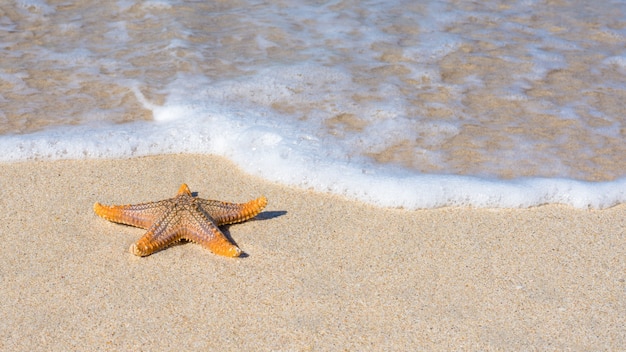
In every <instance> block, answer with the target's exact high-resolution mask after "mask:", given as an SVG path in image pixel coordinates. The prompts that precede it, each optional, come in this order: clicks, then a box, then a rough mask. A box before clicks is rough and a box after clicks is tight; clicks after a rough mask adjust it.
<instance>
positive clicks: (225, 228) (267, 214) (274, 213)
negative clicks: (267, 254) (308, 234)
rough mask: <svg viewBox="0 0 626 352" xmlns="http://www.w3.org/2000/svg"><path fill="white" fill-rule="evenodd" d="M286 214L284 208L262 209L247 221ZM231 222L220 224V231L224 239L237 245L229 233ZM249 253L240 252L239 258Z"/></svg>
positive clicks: (267, 218) (245, 256)
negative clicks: (275, 209) (262, 210)
mask: <svg viewBox="0 0 626 352" xmlns="http://www.w3.org/2000/svg"><path fill="white" fill-rule="evenodd" d="M285 214H287V212H286V211H285V210H279V211H264V212H261V213H259V214H258V215H257V216H255V217H254V218H252V219H250V220H248V221H256V220H269V219H273V218H277V217H279V216H283V215H285ZM231 225H233V224H228V225H222V226H220V227H219V228H220V231H222V233H223V234H224V236H225V237H226V239H228V240H229V241H230V243H232V244H234V245H235V246H237V247H239V244H237V242H236V241H235V240H234V239H233V237H232V236H231V235H230V229H229V228H230V226H231ZM249 256H250V255H249V254H248V253H246V252H243V251H242V252H241V255H239V258H247V257H249Z"/></svg>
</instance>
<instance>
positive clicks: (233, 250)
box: [182, 222, 241, 257]
mask: <svg viewBox="0 0 626 352" xmlns="http://www.w3.org/2000/svg"><path fill="white" fill-rule="evenodd" d="M182 237H183V238H184V239H186V240H189V241H191V242H195V243H197V244H199V245H201V246H202V247H204V248H206V249H208V250H210V251H211V252H213V253H215V254H217V255H222V256H225V257H239V256H240V255H241V249H239V247H237V246H235V245H234V244H232V243H231V242H230V241H229V240H228V239H227V238H226V236H225V235H224V234H223V233H222V231H220V229H219V228H218V227H217V226H215V225H214V224H213V223H211V222H207V223H204V224H201V225H200V226H198V227H197V228H195V227H192V228H187V229H185V231H184V233H183V235H182Z"/></svg>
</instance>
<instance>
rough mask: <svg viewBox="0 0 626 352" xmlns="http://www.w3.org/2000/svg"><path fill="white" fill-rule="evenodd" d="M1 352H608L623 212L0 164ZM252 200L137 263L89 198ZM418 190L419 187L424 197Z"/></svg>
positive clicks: (617, 337) (622, 265)
mask: <svg viewBox="0 0 626 352" xmlns="http://www.w3.org/2000/svg"><path fill="white" fill-rule="evenodd" d="M0 170H2V171H1V173H0V192H1V197H0V209H2V212H0V217H1V218H0V220H1V221H0V236H1V237H0V238H1V239H2V245H1V246H0V277H1V285H0V297H1V302H2V303H1V305H0V317H1V319H0V350H4V351H9V350H11V351H35V350H45V351H55V350H56V351H68V350H119V351H139V350H145V351H154V350H165V351H167V350H177V351H182V350H220V351H224V350H226V351H228V350H290V351H305V350H452V349H454V350H479V349H483V350H535V349H537V350H568V349H570V350H617V349H620V348H623V346H626V328H624V322H625V321H626V221H625V220H624V218H625V216H624V215H625V214H626V205H620V206H617V207H613V208H610V209H606V210H601V211H600V210H577V209H573V208H569V207H565V206H560V205H548V206H542V207H537V208H531V209H469V208H444V209H434V210H416V211H408V210H401V209H380V208H376V207H373V206H369V205H366V204H362V203H358V202H354V201H350V200H346V199H343V198H341V197H338V196H333V195H325V194H319V193H314V192H309V191H306V190H298V189H293V188H289V187H284V186H280V185H276V184H272V183H269V182H265V181H263V180H260V179H258V178H255V177H251V176H248V175H245V174H243V173H242V172H240V171H239V170H238V169H237V167H236V166H234V165H233V164H232V163H230V162H228V161H227V160H224V159H222V158H218V157H212V156H198V155H170V156H158V157H146V158H138V159H127V160H88V161H84V160H83V161H54V162H50V161H47V162H39V161H33V162H24V163H11V164H1V165H0ZM183 182H185V183H187V184H189V186H190V188H191V190H192V191H193V192H197V193H198V195H199V196H200V197H203V198H212V199H221V200H227V201H233V202H243V201H247V200H249V199H252V198H255V197H257V196H259V195H261V194H264V195H266V196H267V198H268V199H269V205H268V206H267V208H266V210H265V212H263V213H262V214H260V215H259V217H258V219H256V220H253V221H248V222H246V223H242V224H237V225H232V226H230V227H228V228H226V229H225V232H227V233H228V234H229V235H230V236H231V237H232V238H233V239H234V241H235V242H236V243H237V244H238V245H239V246H240V247H241V248H242V249H243V250H244V251H245V252H246V253H247V257H244V258H238V259H230V258H222V257H218V256H216V255H214V254H212V253H211V252H209V251H207V250H205V249H203V248H202V247H200V246H198V245H195V244H193V243H185V244H182V245H176V246H173V247H170V248H168V249H166V250H164V251H161V252H158V253H156V254H153V255H151V256H149V257H145V258H139V257H135V256H133V255H132V254H130V253H129V252H128V247H129V246H130V244H131V243H133V242H134V241H136V240H137V239H138V238H139V237H141V235H142V234H143V232H144V230H141V229H137V228H133V227H128V226H124V225H119V224H114V223H110V222H108V221H105V220H103V219H101V218H99V217H97V216H96V215H95V214H94V213H93V211H92V207H93V203H94V202H96V201H98V202H102V203H105V204H122V203H138V202H143V201H152V200H158V199H163V198H169V197H172V196H174V195H175V193H176V191H177V189H178V187H179V186H180V184H181V183H183ZM424 191H427V190H424Z"/></svg>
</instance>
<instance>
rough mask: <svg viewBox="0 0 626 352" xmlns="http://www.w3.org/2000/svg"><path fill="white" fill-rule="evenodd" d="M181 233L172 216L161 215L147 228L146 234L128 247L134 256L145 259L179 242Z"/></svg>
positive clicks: (170, 214) (182, 230) (181, 230)
mask: <svg viewBox="0 0 626 352" xmlns="http://www.w3.org/2000/svg"><path fill="white" fill-rule="evenodd" d="M183 232H184V229H182V228H181V227H180V225H179V224H178V223H177V222H176V220H175V215H174V214H172V213H168V214H163V216H161V217H160V218H158V219H157V220H156V221H154V223H153V224H152V225H151V226H150V227H149V228H148V232H146V233H145V234H144V235H143V236H142V237H141V238H140V239H139V240H138V241H137V242H136V243H134V244H132V245H131V246H130V251H131V253H133V254H134V255H136V256H140V257H145V256H147V255H150V254H152V253H154V252H156V251H159V250H161V249H164V248H165V247H168V246H170V245H172V244H173V243H176V242H178V241H180V240H181V239H182V238H183V237H182V234H183Z"/></svg>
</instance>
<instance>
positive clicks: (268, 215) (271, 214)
mask: <svg viewBox="0 0 626 352" xmlns="http://www.w3.org/2000/svg"><path fill="white" fill-rule="evenodd" d="M285 214H287V211H285V210H276V211H264V212H261V213H259V214H258V215H257V216H255V217H254V218H252V220H269V219H273V218H277V217H279V216H283V215H285Z"/></svg>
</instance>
